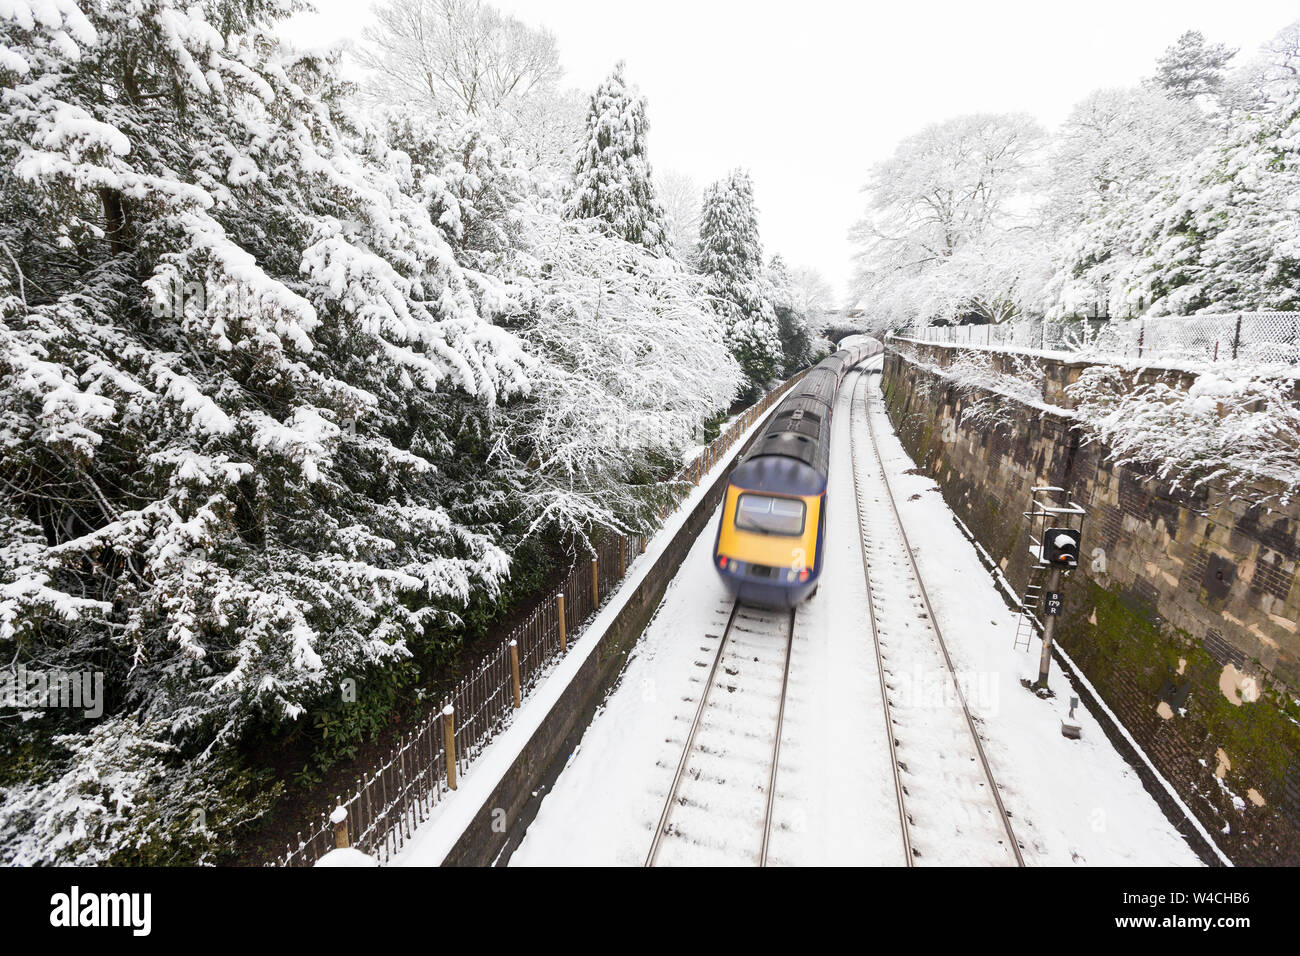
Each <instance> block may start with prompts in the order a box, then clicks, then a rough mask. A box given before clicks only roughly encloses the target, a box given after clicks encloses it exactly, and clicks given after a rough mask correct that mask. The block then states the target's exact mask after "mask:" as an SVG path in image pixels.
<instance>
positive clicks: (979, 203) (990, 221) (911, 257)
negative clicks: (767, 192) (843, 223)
mask: <svg viewBox="0 0 1300 956" xmlns="http://www.w3.org/2000/svg"><path fill="white" fill-rule="evenodd" d="M1042 140H1043V133H1042V130H1041V129H1040V128H1039V126H1038V124H1037V123H1036V122H1035V121H1034V120H1033V119H1031V118H1030V117H1028V116H1024V115H1021V114H1006V115H995V114H975V115H970V116H959V117H956V118H954V119H951V120H948V121H946V122H943V123H935V124H931V125H929V126H927V127H925V128H924V129H922V130H921V131H920V132H919V133H916V134H914V135H913V136H910V137H908V138H907V139H905V140H903V141H902V142H901V143H900V144H899V145H898V147H897V148H896V149H895V151H894V155H893V156H891V157H890V158H889V159H887V160H885V161H883V162H881V163H878V164H877V165H876V166H875V167H874V168H873V169H872V171H871V175H870V178H869V180H868V183H867V185H866V187H865V191H866V193H867V195H868V202H867V214H866V216H865V217H864V218H863V219H862V220H861V221H860V222H859V223H858V224H857V225H856V226H855V227H854V230H853V232H852V238H853V240H854V242H855V243H856V245H857V246H858V252H857V253H856V260H857V269H856V275H855V287H854V294H855V297H856V298H857V300H858V301H859V302H860V303H863V304H869V305H870V309H871V313H872V315H873V318H874V320H875V321H877V322H880V323H883V324H884V325H885V326H886V327H889V326H896V325H900V324H906V323H910V322H915V321H926V320H928V319H930V318H937V317H943V318H949V319H951V318H953V317H955V316H958V315H961V314H963V313H964V312H966V311H981V312H985V317H986V318H987V319H989V320H997V319H1000V318H1004V317H1005V316H1006V312H1005V310H1002V309H993V310H988V309H986V303H987V301H988V300H989V297H988V296H982V297H981V300H980V301H967V300H966V299H965V298H964V297H961V296H944V297H943V300H945V301H946V304H945V301H941V299H940V298H939V297H936V296H935V295H933V294H931V293H932V292H935V291H940V290H942V289H944V288H950V287H954V285H955V284H954V283H950V282H948V281H947V279H946V278H945V274H946V273H948V272H950V271H953V270H954V269H957V271H958V274H960V275H963V276H965V278H964V279H963V284H965V285H970V284H971V281H972V277H971V276H970V273H971V271H972V270H974V269H977V268H978V266H979V265H980V264H981V263H984V262H988V263H992V264H996V265H998V266H999V268H1001V266H1002V265H1005V263H1006V260H1005V259H1004V258H1000V256H999V255H997V254H988V255H984V254H979V253H978V252H977V251H976V249H975V247H976V246H978V245H979V244H982V243H992V244H995V245H996V244H1001V243H1003V242H1004V240H1005V238H1006V236H1007V234H1009V233H1010V232H1012V231H1013V230H1016V229H1018V228H1023V227H1024V226H1025V225H1026V224H1027V223H1026V221H1025V217H1024V214H1023V210H1022V209H1021V208H1020V200H1021V199H1023V197H1024V196H1025V193H1026V189H1027V186H1028V184H1029V174H1030V171H1031V168H1032V164H1033V161H1034V158H1035V154H1036V153H1037V151H1038V150H1039V148H1040V146H1041V145H1042ZM959 254H960V255H959ZM958 267H960V268H958ZM975 278H978V277H975ZM976 284H979V283H976ZM934 309H938V310H939V311H938V312H935V311H932V310H934Z"/></svg>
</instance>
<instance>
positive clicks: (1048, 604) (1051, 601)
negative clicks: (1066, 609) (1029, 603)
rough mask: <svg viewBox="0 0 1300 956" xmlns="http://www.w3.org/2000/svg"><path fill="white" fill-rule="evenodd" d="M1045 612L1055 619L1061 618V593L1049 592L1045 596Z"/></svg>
mask: <svg viewBox="0 0 1300 956" xmlns="http://www.w3.org/2000/svg"><path fill="white" fill-rule="evenodd" d="M1043 611H1044V612H1045V613H1047V614H1051V615H1054V616H1055V617H1060V616H1061V592H1060V591H1048V592H1047V593H1046V594H1045V595H1044V596H1043Z"/></svg>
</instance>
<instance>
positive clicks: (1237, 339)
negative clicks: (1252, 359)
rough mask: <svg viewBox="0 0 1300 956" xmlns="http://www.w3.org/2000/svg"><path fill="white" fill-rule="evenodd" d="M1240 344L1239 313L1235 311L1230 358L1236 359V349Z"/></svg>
mask: <svg viewBox="0 0 1300 956" xmlns="http://www.w3.org/2000/svg"><path fill="white" fill-rule="evenodd" d="M1240 345H1241V313H1240V312H1238V313H1237V330H1236V331H1235V332H1233V334H1232V360H1233V361H1234V362H1235V361H1237V349H1238V347H1240Z"/></svg>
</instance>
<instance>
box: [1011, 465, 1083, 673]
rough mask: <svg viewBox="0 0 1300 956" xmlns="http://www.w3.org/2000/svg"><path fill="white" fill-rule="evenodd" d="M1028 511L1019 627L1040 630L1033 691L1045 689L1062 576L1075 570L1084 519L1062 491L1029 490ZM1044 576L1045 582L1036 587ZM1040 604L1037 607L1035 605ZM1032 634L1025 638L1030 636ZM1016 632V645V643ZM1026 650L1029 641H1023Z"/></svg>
mask: <svg viewBox="0 0 1300 956" xmlns="http://www.w3.org/2000/svg"><path fill="white" fill-rule="evenodd" d="M1032 494H1033V497H1032V501H1031V504H1030V509H1029V510H1028V511H1026V512H1025V517H1026V518H1028V519H1029V521H1030V534H1031V535H1033V537H1031V538H1030V540H1031V541H1033V542H1035V543H1034V544H1033V545H1032V546H1031V547H1030V549H1029V551H1030V554H1032V555H1033V556H1034V558H1035V561H1034V566H1033V568H1032V569H1031V577H1030V581H1031V583H1030V585H1029V588H1028V589H1027V599H1026V601H1025V602H1024V603H1025V608H1024V612H1023V614H1022V626H1023V624H1024V623H1026V622H1027V623H1028V624H1029V625H1030V626H1031V627H1033V628H1035V629H1041V630H1042V635H1043V653H1042V657H1041V658H1040V659H1039V662H1038V680H1037V682H1036V683H1035V684H1034V687H1035V688H1036V689H1039V690H1042V689H1045V688H1046V687H1047V677H1048V674H1049V672H1050V670H1051V666H1052V640H1053V637H1054V636H1055V633H1056V621H1057V618H1059V617H1060V616H1061V611H1062V609H1063V607H1064V597H1063V595H1062V594H1061V583H1062V580H1063V579H1064V577H1065V575H1067V574H1069V573H1070V572H1071V571H1072V570H1074V569H1075V568H1077V567H1078V566H1079V550H1080V547H1081V546H1082V543H1083V531H1082V528H1083V519H1084V517H1085V516H1086V514H1087V512H1085V511H1084V510H1083V509H1082V508H1080V507H1079V506H1078V505H1077V504H1075V503H1074V502H1073V501H1071V500H1070V493H1069V492H1068V491H1066V490H1065V489H1064V488H1057V487H1055V486H1041V487H1036V488H1034V489H1033V493H1032ZM1035 528H1041V529H1042V531H1041V534H1038V535H1034V529H1035ZM1044 572H1046V575H1047V581H1046V583H1045V584H1043V585H1040V584H1038V583H1035V582H1037V581H1041V577H1038V575H1042V574H1043V573H1044ZM1029 594H1032V595H1033V599H1034V600H1033V604H1034V606H1035V607H1037V606H1041V608H1042V611H1043V619H1042V621H1041V623H1040V622H1039V621H1038V619H1037V618H1036V617H1035V616H1034V614H1033V610H1032V608H1031V607H1030V606H1029V605H1030V603H1031V602H1030V601H1029V599H1028V595H1029ZM1039 600H1041V605H1039V604H1038V601H1039ZM1032 633H1033V631H1030V632H1029V634H1030V635H1032ZM1019 640H1020V637H1019V631H1017V642H1019ZM1025 646H1026V648H1028V646H1029V638H1028V637H1026V639H1025Z"/></svg>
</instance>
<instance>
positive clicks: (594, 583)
mask: <svg viewBox="0 0 1300 956" xmlns="http://www.w3.org/2000/svg"><path fill="white" fill-rule="evenodd" d="M599 606H600V567H599V565H598V563H597V561H596V558H595V556H594V555H593V556H592V558H591V609H592V610H593V611H594V610H596V608H597V607H599Z"/></svg>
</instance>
